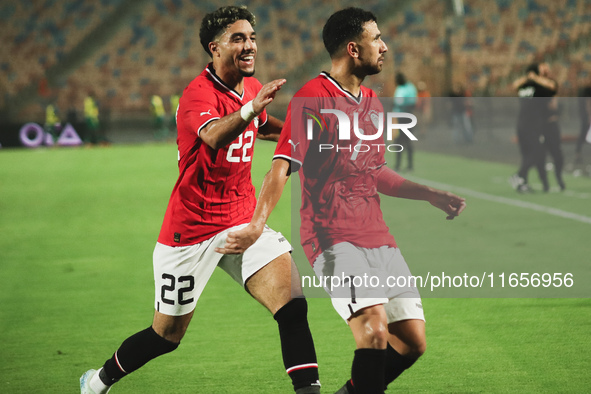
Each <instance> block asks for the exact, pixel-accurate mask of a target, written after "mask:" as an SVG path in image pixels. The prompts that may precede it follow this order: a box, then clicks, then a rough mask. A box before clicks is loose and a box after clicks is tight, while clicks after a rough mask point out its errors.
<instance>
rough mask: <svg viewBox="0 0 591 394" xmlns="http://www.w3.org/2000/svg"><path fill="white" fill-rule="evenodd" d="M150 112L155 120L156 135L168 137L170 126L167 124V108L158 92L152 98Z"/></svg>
mask: <svg viewBox="0 0 591 394" xmlns="http://www.w3.org/2000/svg"><path fill="white" fill-rule="evenodd" d="M150 112H152V117H153V120H154V137H156V138H157V139H162V138H166V137H167V136H168V128H167V127H166V125H165V121H166V110H165V109H164V101H163V100H162V97H160V96H159V95H157V94H154V95H152V97H151V98H150Z"/></svg>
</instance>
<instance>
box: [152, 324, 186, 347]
mask: <svg viewBox="0 0 591 394" xmlns="http://www.w3.org/2000/svg"><path fill="white" fill-rule="evenodd" d="M152 327H153V329H154V332H155V333H156V334H158V335H159V336H160V337H162V338H164V339H165V340H167V341H168V342H172V343H176V344H178V343H180V342H181V339H183V337H184V336H185V333H186V332H187V325H186V324H179V323H178V322H171V323H170V324H164V325H163V324H159V325H153V326H152Z"/></svg>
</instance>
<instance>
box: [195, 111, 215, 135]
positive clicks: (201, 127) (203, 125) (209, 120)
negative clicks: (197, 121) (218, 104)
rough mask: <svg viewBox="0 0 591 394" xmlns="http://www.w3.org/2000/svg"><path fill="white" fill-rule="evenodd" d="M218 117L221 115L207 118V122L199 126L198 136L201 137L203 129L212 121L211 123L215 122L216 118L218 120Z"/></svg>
mask: <svg viewBox="0 0 591 394" xmlns="http://www.w3.org/2000/svg"><path fill="white" fill-rule="evenodd" d="M218 119H219V117H217V116H216V117H213V118H210V119H207V120H206V121H205V123H203V124H202V125H201V126H200V127H199V128H198V129H197V136H198V137H200V134H201V129H203V128H204V127H205V126H207V125H208V124H210V123H211V122H213V121H214V120H218Z"/></svg>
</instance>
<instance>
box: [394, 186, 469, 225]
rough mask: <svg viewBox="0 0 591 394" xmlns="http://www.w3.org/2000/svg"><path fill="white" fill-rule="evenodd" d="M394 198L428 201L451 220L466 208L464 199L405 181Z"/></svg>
mask: <svg viewBox="0 0 591 394" xmlns="http://www.w3.org/2000/svg"><path fill="white" fill-rule="evenodd" d="M396 197H400V198H408V199H412V200H424V201H428V202H429V203H430V204H431V205H433V206H434V207H436V208H439V209H441V210H442V211H443V212H445V213H446V214H447V217H446V219H447V220H452V219H453V218H455V217H456V216H458V215H459V214H460V213H462V211H463V210H464V208H466V199H465V198H462V197H459V196H456V195H455V194H453V193H450V192H446V191H444V190H439V189H435V188H432V187H429V186H425V185H421V184H419V183H415V182H412V181H409V180H408V179H406V180H405V181H404V182H403V183H402V185H400V188H399V189H398V195H397V196H396Z"/></svg>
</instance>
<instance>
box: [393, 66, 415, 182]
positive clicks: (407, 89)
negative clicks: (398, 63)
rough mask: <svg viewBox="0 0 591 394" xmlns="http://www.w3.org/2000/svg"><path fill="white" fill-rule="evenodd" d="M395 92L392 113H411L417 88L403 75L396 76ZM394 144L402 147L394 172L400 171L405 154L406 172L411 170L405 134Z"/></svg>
mask: <svg viewBox="0 0 591 394" xmlns="http://www.w3.org/2000/svg"><path fill="white" fill-rule="evenodd" d="M395 80H396V90H395V91H394V112H406V113H413V112H414V110H415V108H416V105H417V97H418V94H417V88H416V87H415V85H414V84H413V83H412V82H410V81H409V80H408V79H407V78H406V76H405V75H404V74H403V73H397V74H396V79H395ZM413 114H414V113H413ZM394 142H395V143H396V144H398V145H401V146H402V147H403V150H402V151H400V152H396V153H395V155H396V159H395V164H394V170H395V171H400V164H401V161H402V154H403V153H404V152H406V158H407V160H408V161H407V163H408V164H407V167H406V170H407V171H412V170H413V146H412V141H411V140H410V139H409V138H408V136H407V135H406V134H405V133H398V136H397V137H396V139H395V140H394Z"/></svg>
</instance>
